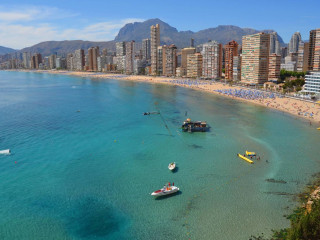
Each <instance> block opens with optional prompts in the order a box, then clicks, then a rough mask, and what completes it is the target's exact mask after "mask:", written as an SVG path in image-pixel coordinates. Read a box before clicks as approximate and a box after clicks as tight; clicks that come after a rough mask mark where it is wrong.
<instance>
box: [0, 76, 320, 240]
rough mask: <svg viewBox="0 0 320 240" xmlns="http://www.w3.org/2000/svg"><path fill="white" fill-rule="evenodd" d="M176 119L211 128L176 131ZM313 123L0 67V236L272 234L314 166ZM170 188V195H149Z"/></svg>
mask: <svg viewBox="0 0 320 240" xmlns="http://www.w3.org/2000/svg"><path fill="white" fill-rule="evenodd" d="M157 110H160V111H161V116H162V118H161V116H159V115H151V116H143V115H142V113H143V112H145V111H157ZM186 112H187V116H186ZM186 117H190V118H192V119H194V120H206V121H207V122H208V123H209V124H210V126H211V130H210V131H209V132H207V133H192V134H189V133H182V132H181V131H180V130H179V127H180V125H181V122H182V121H183V120H184V119H185V118H186ZM166 125H167V128H166ZM315 128H316V126H311V127H310V126H309V123H306V122H304V121H303V120H300V119H295V118H294V117H292V116H288V115H286V114H283V113H280V112H276V111H272V110H269V109H266V108H263V107H260V106H256V105H251V104H248V103H242V102H237V101H234V100H232V99H227V98H223V97H221V96H216V95H211V94H209V93H202V92H199V91H195V90H191V89H185V88H180V87H175V86H167V85H161V84H144V83H135V82H129V81H116V80H94V79H93V80H92V79H86V78H77V77H70V76H63V75H50V74H37V73H17V72H0V130H1V131H0V150H1V149H7V148H10V149H11V150H12V154H11V155H10V156H1V155H0V162H1V164H0V172H1V175H0V189H1V195H0V202H1V208H0V239H220V240H227V239H239V240H242V239H248V238H249V237H250V235H252V234H259V233H264V234H265V235H270V233H271V229H279V228H282V227H286V226H288V225H289V221H288V220H286V219H285V218H284V217H283V215H285V214H289V213H290V212H291V210H292V208H293V207H294V206H295V205H296V202H295V201H294V197H293V196H292V194H295V193H298V192H299V191H301V190H302V188H303V187H304V186H305V184H306V183H308V181H310V180H311V175H312V174H314V173H316V172H319V171H320V159H319V153H320V150H319V147H318V146H319V140H320V135H319V132H317V131H316V130H315ZM245 150H249V151H255V152H257V153H258V154H259V155H260V156H261V160H260V161H257V160H255V159H253V160H254V161H255V164H253V165H250V164H247V163H246V162H244V161H242V160H240V159H239V158H237V157H236V154H237V153H238V152H240V153H244V152H245ZM266 160H267V161H268V162H266ZM172 161H175V162H176V163H177V166H178V170H177V171H176V172H175V173H172V172H170V171H169V170H168V168H167V167H168V164H169V163H170V162H172ZM266 179H276V180H283V181H286V182H287V183H285V184H284V183H282V182H270V181H266ZM168 181H170V182H174V183H175V185H176V186H178V187H179V188H180V189H181V191H180V193H179V194H176V195H174V196H171V197H166V198H161V199H155V198H154V197H151V196H150V193H151V192H152V191H154V190H157V189H159V188H161V187H162V186H163V185H164V184H165V183H166V182H168ZM283 193H286V194H285V195H283Z"/></svg>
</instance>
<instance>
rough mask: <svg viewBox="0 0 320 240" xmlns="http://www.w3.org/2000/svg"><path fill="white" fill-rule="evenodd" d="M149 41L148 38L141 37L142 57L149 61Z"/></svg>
mask: <svg viewBox="0 0 320 240" xmlns="http://www.w3.org/2000/svg"><path fill="white" fill-rule="evenodd" d="M150 44H151V42H150V39H148V38H147V39H143V40H142V59H143V60H146V61H149V60H150V58H151V55H150V54H151V45H150Z"/></svg>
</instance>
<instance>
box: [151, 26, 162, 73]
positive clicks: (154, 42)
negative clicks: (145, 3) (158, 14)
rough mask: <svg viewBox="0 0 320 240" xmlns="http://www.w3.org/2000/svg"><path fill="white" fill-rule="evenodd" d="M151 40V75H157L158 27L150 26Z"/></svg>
mask: <svg viewBox="0 0 320 240" xmlns="http://www.w3.org/2000/svg"><path fill="white" fill-rule="evenodd" d="M150 30H151V31H150V32H151V34H150V35H151V40H150V49H151V53H150V55H151V75H157V73H158V69H159V68H158V65H157V64H158V47H159V46H160V25H159V24H156V25H152V26H151V28H150Z"/></svg>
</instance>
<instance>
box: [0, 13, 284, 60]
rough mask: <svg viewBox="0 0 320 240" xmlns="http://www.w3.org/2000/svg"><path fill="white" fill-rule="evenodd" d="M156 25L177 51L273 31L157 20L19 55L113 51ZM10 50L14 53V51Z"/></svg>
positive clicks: (30, 49) (165, 41)
mask: <svg viewBox="0 0 320 240" xmlns="http://www.w3.org/2000/svg"><path fill="white" fill-rule="evenodd" d="M155 24H159V25H160V38H161V44H167V45H169V44H172V43H174V44H175V45H176V46H177V47H179V48H183V47H188V46H190V39H191V38H193V39H194V40H195V44H196V45H199V44H202V43H205V42H207V41H208V40H216V41H218V42H219V43H222V44H226V43H228V42H229V41H231V40H235V41H237V42H238V43H240V44H241V42H242V36H244V35H249V34H255V33H258V32H262V31H263V32H266V33H270V32H274V30H256V29H251V28H240V27H237V26H232V25H220V26H217V27H215V28H208V29H204V30H201V31H198V32H192V31H178V30H177V29H176V28H174V27H172V26H170V25H169V24H167V23H165V22H163V21H161V20H160V19H158V18H156V19H149V20H147V21H144V22H135V23H129V24H126V25H125V26H124V27H122V28H121V29H120V31H119V33H118V35H117V36H116V37H115V39H114V41H106V42H91V41H82V40H72V41H47V42H41V43H38V44H36V45H34V46H31V47H27V48H24V49H22V50H20V51H19V52H31V53H41V54H42V55H43V56H48V55H51V54H54V53H57V54H58V55H63V54H67V53H71V52H74V51H75V50H77V49H80V48H82V49H84V50H85V51H87V49H88V48H90V47H95V46H99V47H100V49H103V48H107V49H109V50H111V51H115V42H119V41H131V40H135V41H136V42H141V41H142V39H145V38H150V27H151V26H152V25H155ZM278 39H279V41H280V44H281V45H284V42H283V40H282V38H281V37H280V36H279V35H278ZM1 49H2V48H1V47H0V54H3V53H1ZM11 50H12V51H14V50H13V49H11Z"/></svg>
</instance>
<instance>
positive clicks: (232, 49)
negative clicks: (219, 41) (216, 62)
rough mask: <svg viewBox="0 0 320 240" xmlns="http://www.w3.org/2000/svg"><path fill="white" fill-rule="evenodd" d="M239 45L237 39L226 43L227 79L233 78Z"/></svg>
mask: <svg viewBox="0 0 320 240" xmlns="http://www.w3.org/2000/svg"><path fill="white" fill-rule="evenodd" d="M238 45H239V44H238V43H237V42H236V41H231V42H229V43H227V44H226V45H225V55H224V56H225V79H228V80H232V79H233V59H234V57H236V56H238Z"/></svg>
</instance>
